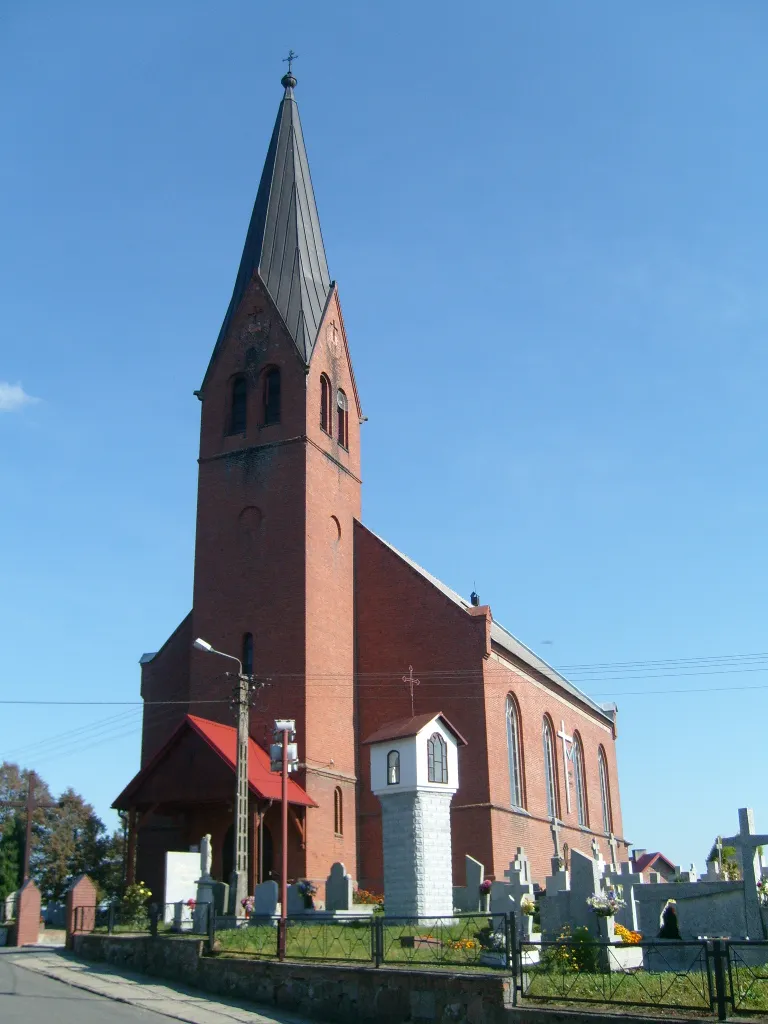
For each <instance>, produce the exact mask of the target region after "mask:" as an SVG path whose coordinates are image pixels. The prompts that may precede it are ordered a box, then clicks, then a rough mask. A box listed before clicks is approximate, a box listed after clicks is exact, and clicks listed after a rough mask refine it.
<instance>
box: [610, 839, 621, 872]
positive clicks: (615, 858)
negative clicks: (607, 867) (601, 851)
mask: <svg viewBox="0 0 768 1024" xmlns="http://www.w3.org/2000/svg"><path fill="white" fill-rule="evenodd" d="M608 846H609V848H610V851H611V871H618V870H619V853H618V851H619V844H618V842H617V841H616V836H615V835H614V834H613V832H609V833H608Z"/></svg>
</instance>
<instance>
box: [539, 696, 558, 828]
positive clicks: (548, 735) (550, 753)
mask: <svg viewBox="0 0 768 1024" xmlns="http://www.w3.org/2000/svg"><path fill="white" fill-rule="evenodd" d="M541 736H542V742H543V744H544V786H545V788H546V791H547V815H548V817H550V818H556V817H557V816H558V814H557V811H558V806H557V759H556V757H555V735H554V730H553V728H552V723H551V722H550V720H549V718H548V716H547V715H545V716H544V724H543V725H542V732H541Z"/></svg>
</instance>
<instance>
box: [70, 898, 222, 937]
mask: <svg viewBox="0 0 768 1024" xmlns="http://www.w3.org/2000/svg"><path fill="white" fill-rule="evenodd" d="M73 926H74V930H75V931H76V932H97V933H99V932H101V933H104V932H106V933H107V934H109V935H120V934H125V935H129V934H134V935H135V934H137V933H144V932H148V933H150V934H153V935H160V934H163V933H168V932H191V931H193V930H196V931H198V932H203V933H207V931H208V904H207V903H202V904H200V905H199V906H198V907H190V906H188V905H186V904H182V905H180V904H177V903H166V904H163V903H150V904H149V905H147V906H141V907H137V908H127V907H123V906H121V905H120V904H119V903H113V904H106V903H100V904H99V905H98V906H83V907H75V908H74V914H73Z"/></svg>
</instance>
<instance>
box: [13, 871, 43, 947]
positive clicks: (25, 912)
mask: <svg viewBox="0 0 768 1024" xmlns="http://www.w3.org/2000/svg"><path fill="white" fill-rule="evenodd" d="M39 941H40V890H39V889H38V888H37V886H36V885H35V883H34V882H33V881H32V879H31V878H29V879H27V881H26V882H25V883H24V885H22V887H21V889H19V898H18V902H17V904H16V945H17V946H34V945H35V944H36V943H38V942H39Z"/></svg>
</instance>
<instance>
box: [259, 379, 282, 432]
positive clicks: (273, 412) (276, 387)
mask: <svg viewBox="0 0 768 1024" xmlns="http://www.w3.org/2000/svg"><path fill="white" fill-rule="evenodd" d="M263 380H264V383H263V385H262V386H263V403H264V415H263V417H262V422H263V425H264V426H265V427H269V426H271V425H272V424H274V423H279V422H280V371H279V370H278V368H277V367H276V366H273V367H271V368H270V369H269V370H267V371H266V372H265V374H264V378H263Z"/></svg>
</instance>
